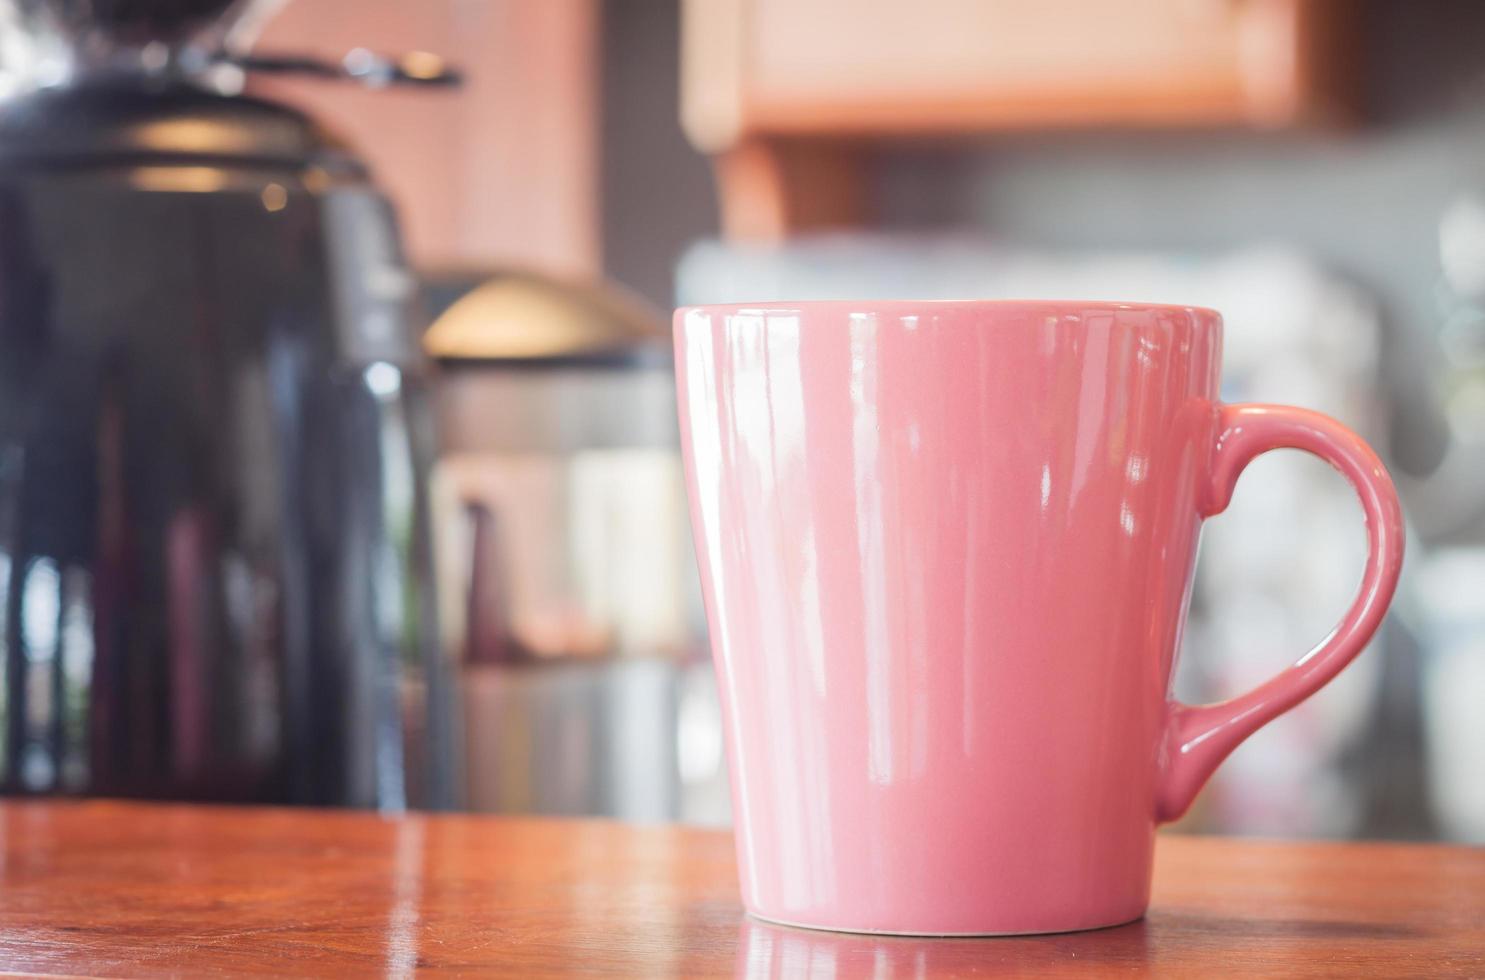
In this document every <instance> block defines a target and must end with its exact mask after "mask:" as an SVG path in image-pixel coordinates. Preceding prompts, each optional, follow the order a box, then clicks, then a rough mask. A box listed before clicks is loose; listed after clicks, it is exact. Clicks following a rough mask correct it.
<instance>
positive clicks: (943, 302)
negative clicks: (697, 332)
mask: <svg viewBox="0 0 1485 980" xmlns="http://www.w3.org/2000/svg"><path fill="white" fill-rule="evenodd" d="M913 310H920V311H928V312H940V311H945V312H975V311H983V312H986V313H993V312H1000V313H1008V312H1013V311H1025V312H1030V313H1038V312H1040V313H1054V312H1055V313H1058V314H1061V315H1068V314H1073V315H1078V316H1082V315H1085V314H1090V313H1156V314H1161V313H1163V314H1167V315H1169V314H1185V315H1190V316H1194V317H1195V318H1196V319H1197V320H1198V321H1202V320H1205V321H1215V322H1217V323H1221V322H1222V314H1221V313H1220V312H1218V311H1217V310H1215V309H1213V308H1211V307H1210V306H1192V305H1189V304H1184V303H1142V302H1137V303H1132V302H1125V301H1122V300H1094V299H811V300H766V301H763V302H750V303H698V304H693V305H689V306H680V307H677V308H676V311H675V322H676V323H677V324H680V323H683V322H684V321H685V319H686V318H687V317H688V316H690V315H691V314H693V313H702V314H723V315H729V314H730V315H738V314H749V313H759V314H769V313H800V314H805V313H829V312H836V313H888V314H893V315H903V314H910V312H911V311H913Z"/></svg>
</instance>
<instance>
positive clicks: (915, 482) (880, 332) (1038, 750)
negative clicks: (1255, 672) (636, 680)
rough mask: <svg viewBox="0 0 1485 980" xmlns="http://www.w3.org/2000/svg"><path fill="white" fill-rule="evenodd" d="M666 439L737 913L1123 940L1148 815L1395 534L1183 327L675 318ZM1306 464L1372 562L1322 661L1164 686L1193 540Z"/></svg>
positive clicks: (1089, 309) (1357, 628) (759, 311)
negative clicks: (1207, 693) (678, 495)
mask: <svg viewBox="0 0 1485 980" xmlns="http://www.w3.org/2000/svg"><path fill="white" fill-rule="evenodd" d="M675 341H676V359H677V380H678V390H679V398H680V411H681V426H682V435H683V445H684V449H685V452H686V462H687V476H688V482H689V490H690V495H691V506H692V519H693V525H694V530H695V538H696V546H697V555H698V560H699V564H700V566H701V571H702V584H703V592H704V595H705V598H706V603H707V610H708V618H709V623H710V627H711V637H712V643H713V652H714V656H715V659H716V664H717V668H718V677H719V683H720V686H721V692H722V702H723V712H724V719H725V722H726V729H727V739H728V749H729V753H730V759H731V763H732V767H731V772H732V779H733V799H734V809H735V814H736V826H737V844H738V856H739V872H740V878H741V882H742V889H743V898H744V901H745V903H746V905H747V907H748V908H749V910H750V911H752V912H753V913H754V914H756V915H759V916H761V917H764V918H767V919H771V920H776V921H783V922H790V923H798V924H803V925H812V926H817V927H822V928H831V929H847V930H862V931H880V932H903V933H921V934H985V933H1029V932H1052V931H1065V930H1071V929H1082V928H1091V927H1095V926H1104V925H1110V924H1113V923H1118V922H1126V921H1129V920H1131V919H1135V918H1138V917H1139V916H1140V915H1141V914H1143V912H1144V909H1145V905H1146V903H1147V901H1148V894H1149V877H1150V867H1151V854H1152V848H1153V837H1154V828H1155V825H1156V823H1157V822H1158V821H1161V820H1168V819H1173V818H1174V817H1175V816H1178V815H1179V814H1180V812H1182V811H1183V810H1184V808H1185V807H1186V806H1187V805H1189V803H1190V801H1191V799H1192V797H1194V795H1195V793H1196V791H1197V790H1198V789H1199V788H1200V786H1201V784H1202V783H1203V782H1205V780H1206V778H1207V776H1208V775H1210V773H1211V770H1212V769H1213V768H1215V766H1216V765H1217V764H1218V763H1220V761H1221V760H1222V758H1224V757H1225V756H1226V755H1227V753H1228V752H1230V751H1231V750H1232V748H1234V747H1235V746H1236V745H1237V744H1238V743H1239V742H1240V741H1241V740H1242V739H1243V738H1244V737H1246V736H1247V735H1248V734H1250V733H1251V732H1252V731H1253V730H1255V729H1256V728H1257V727H1259V726H1260V725H1262V724H1263V723H1264V722H1266V721H1267V720H1269V719H1271V718H1272V717H1274V716H1275V715H1277V714H1278V713H1280V712H1282V711H1284V710H1287V709H1288V708H1289V707H1292V706H1293V705H1294V704H1296V703H1298V701H1300V700H1302V699H1303V698H1304V697H1306V696H1308V695H1309V694H1311V693H1313V691H1314V690H1315V689H1317V688H1318V687H1319V686H1320V685H1322V684H1323V683H1325V682H1326V681H1327V680H1329V679H1330V678H1331V677H1332V676H1334V674H1335V673H1336V672H1337V671H1339V670H1340V669H1341V668H1342V667H1343V666H1344V665H1345V664H1346V663H1347V662H1349V660H1350V659H1351V658H1352V657H1354V656H1355V655H1356V653H1357V652H1359V650H1360V649H1361V647H1362V646H1363V645H1364V644H1365V642H1366V640H1367V638H1368V637H1369V636H1370V635H1371V633H1372V632H1373V631H1374V630H1375V629H1376V626H1377V624H1378V623H1379V622H1380V618H1381V616H1382V615H1383V613H1384V611H1385V608H1386V606H1387V603H1388V601H1389V600H1390V598H1391V594H1392V590H1393V588H1394V587H1395V583H1396V577H1397V572H1398V568H1399V565H1400V561H1401V549H1402V532H1401V527H1402V521H1401V513H1400V510H1399V508H1398V505H1397V500H1396V495H1395V493H1394V491H1393V490H1392V486H1391V483H1390V481H1389V480H1388V478H1387V475H1386V472H1385V470H1383V469H1382V467H1381V464H1380V463H1379V462H1378V461H1377V459H1376V456H1375V455H1374V454H1373V453H1372V452H1371V451H1370V449H1368V448H1367V447H1366V446H1365V444H1364V443H1362V442H1361V441H1360V440H1359V439H1358V438H1356V437H1355V436H1354V435H1353V434H1351V433H1350V432H1349V431H1348V430H1346V429H1345V428H1344V427H1342V426H1340V425H1339V424H1338V423H1335V422H1333V421H1331V420H1329V419H1326V418H1324V417H1323V416H1319V415H1316V414H1315V413H1312V412H1306V411H1303V410H1300V409H1290V408H1282V407H1276V406H1224V405H1221V404H1219V403H1218V402H1217V400H1216V396H1217V390H1218V371H1219V366H1220V350H1221V321H1220V317H1219V316H1218V315H1217V314H1216V313H1215V312H1213V311H1210V310H1202V309H1196V308H1188V307H1173V306H1143V305H1131V304H1113V303H1095V302H1087V303H1078V302H1069V303H1048V302H1025V303H1020V302H984V303H977V302H964V303H924V302H895V303H894V302H881V303H879V302H873V303H844V302H842V303H802V304H758V305H750V306H728V307H701V308H692V309H684V310H680V311H678V312H677V314H676V326H675ZM1279 446H1292V447H1296V448H1301V449H1306V450H1308V451H1310V452H1313V453H1315V454H1316V455H1319V456H1321V457H1322V458H1324V459H1326V460H1327V461H1328V462H1330V463H1332V465H1334V466H1336V467H1337V468H1338V469H1339V470H1340V471H1341V472H1342V474H1343V475H1345V476H1346V477H1347V479H1349V480H1350V481H1351V483H1352V484H1353V486H1355V487H1356V489H1357V491H1358V493H1359V495H1360V496H1361V500H1362V504H1363V509H1364V510H1365V512H1366V516H1367V527H1368V534H1369V540H1370V544H1371V553H1370V556H1369V558H1368V563H1367V567H1366V570H1365V573H1364V578H1363V584H1362V589H1361V592H1360V594H1359V596H1358V599H1357V602H1356V604H1355V605H1354V606H1353V607H1352V609H1351V610H1350V611H1349V612H1348V614H1347V616H1346V618H1345V619H1344V620H1343V622H1342V624H1341V625H1340V626H1339V627H1337V629H1336V630H1335V631H1333V633H1332V634H1331V636H1330V637H1328V638H1327V640H1326V641H1325V643H1323V644H1322V645H1321V647H1319V648H1317V650H1316V651H1313V652H1312V653H1311V654H1310V655H1309V656H1307V657H1305V658H1303V659H1302V660H1301V661H1300V662H1299V663H1297V664H1296V665H1295V666H1294V667H1292V668H1290V669H1289V670H1288V671H1286V672H1284V673H1283V674H1281V675H1279V676H1278V677H1277V678H1275V679H1274V680H1272V681H1270V682H1269V683H1267V684H1265V685H1264V686H1262V687H1260V688H1259V689H1257V690H1256V691H1254V692H1252V693H1251V694H1249V695H1246V696H1244V697H1242V698H1238V699H1235V700H1234V701H1231V702H1228V703H1225V704H1221V705H1211V706H1204V707H1190V706H1185V705H1180V704H1178V703H1176V702H1174V701H1172V700H1171V699H1170V695H1169V692H1170V677H1171V673H1172V669H1173V664H1174V658H1175V655H1176V651H1177V650H1178V648H1179V645H1180V634H1181V629H1182V627H1183V625H1184V621H1185V613H1186V606H1187V602H1188V599H1189V595H1190V587H1191V576H1192V568H1193V564H1194V560H1195V550H1196V542H1197V536H1198V532H1199V527H1200V522H1201V520H1202V519H1203V518H1204V517H1207V516H1211V515H1213V514H1216V513H1218V512H1219V511H1220V510H1221V509H1222V508H1223V507H1225V506H1226V502H1227V500H1228V499H1230V496H1231V492H1232V486H1233V484H1234V483H1235V481H1236V479H1237V475H1238V473H1239V472H1240V471H1241V470H1242V468H1243V466H1245V465H1246V463H1247V462H1248V461H1249V460H1251V459H1252V458H1253V457H1254V456H1256V455H1257V454H1259V453H1261V452H1264V451H1267V450H1268V449H1271V448H1277V447H1279Z"/></svg>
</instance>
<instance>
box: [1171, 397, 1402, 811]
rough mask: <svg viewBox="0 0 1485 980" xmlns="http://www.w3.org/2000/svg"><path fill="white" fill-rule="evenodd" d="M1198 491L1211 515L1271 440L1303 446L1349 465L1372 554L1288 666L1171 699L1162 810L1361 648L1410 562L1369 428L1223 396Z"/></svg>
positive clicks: (1182, 805)
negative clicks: (1226, 687)
mask: <svg viewBox="0 0 1485 980" xmlns="http://www.w3.org/2000/svg"><path fill="white" fill-rule="evenodd" d="M1216 436H1217V439H1216V445H1215V446H1214V448H1213V450H1212V457H1211V465H1210V473H1209V476H1208V477H1207V484H1206V486H1205V487H1204V488H1203V490H1204V492H1203V493H1201V495H1200V497H1199V505H1200V508H1201V516H1202V517H1203V518H1207V517H1211V516H1213V515H1214V514H1219V513H1221V512H1222V511H1223V510H1225V509H1226V508H1227V505H1228V503H1229V502H1230V501H1231V500H1232V491H1233V487H1234V486H1235V485H1236V484H1237V479H1238V476H1239V475H1240V474H1241V473H1242V472H1243V469H1244V468H1245V467H1246V466H1247V465H1248V464H1249V463H1250V462H1252V461H1253V459H1254V458H1255V457H1257V456H1259V455H1260V454H1262V453H1266V452H1268V451H1269V450H1270V449H1303V450H1305V451H1306V452H1310V453H1313V454H1315V455H1316V456H1319V457H1320V458H1321V459H1323V460H1325V461H1326V462H1327V463H1329V464H1330V465H1331V466H1333V467H1335V468H1336V469H1337V470H1339V471H1340V473H1341V475H1342V476H1344V477H1345V478H1346V479H1347V481H1349V482H1350V484H1351V486H1352V488H1353V489H1355V491H1356V495H1357V496H1358V497H1360V498H1361V509H1362V512H1363V513H1364V514H1365V517H1366V537H1367V546H1368V553H1367V558H1366V569H1365V571H1364V572H1363V573H1362V577H1361V587H1360V589H1359V590H1358V592H1357V595H1356V599H1355V600H1354V601H1353V602H1352V603H1351V608H1350V609H1348V610H1346V615H1345V616H1344V617H1342V619H1341V621H1340V623H1339V625H1337V626H1336V628H1335V629H1333V630H1331V632H1330V635H1328V636H1327V637H1326V638H1325V639H1324V640H1323V641H1321V643H1320V645H1319V646H1317V647H1315V648H1314V649H1313V650H1311V651H1310V652H1309V653H1307V654H1305V655H1304V656H1303V657H1301V658H1299V660H1298V661H1296V662H1295V664H1294V665H1293V666H1291V667H1289V668H1288V669H1286V670H1285V671H1284V672H1283V673H1281V674H1279V675H1278V676H1276V677H1274V678H1272V679H1271V680H1269V681H1267V682H1265V683H1264V684H1262V685H1260V686H1259V687H1257V688H1255V689H1254V690H1252V691H1249V692H1248V693H1247V694H1243V695H1241V696H1239V697H1236V698H1233V699H1232V700H1230V701H1222V702H1219V703H1217V704H1204V705H1189V704H1182V703H1181V702H1179V701H1175V700H1172V701H1170V702H1169V704H1168V707H1167V714H1166V727H1165V742H1164V746H1163V758H1162V766H1161V768H1162V772H1161V777H1160V783H1159V798H1158V800H1157V801H1156V813H1155V815H1156V819H1157V820H1159V821H1167V820H1175V819H1176V818H1177V817H1179V816H1181V815H1182V814H1183V813H1185V812H1186V809H1187V808H1188V807H1189V806H1190V805H1191V801H1192V800H1193V799H1195V798H1196V794H1197V791H1198V790H1200V789H1201V787H1202V785H1203V784H1205V783H1206V781H1207V779H1208V777H1210V776H1211V775H1212V771H1213V770H1214V769H1216V768H1217V766H1218V764H1220V763H1221V762H1222V760H1223V759H1225V758H1227V756H1228V754H1229V753H1230V752H1232V750H1233V749H1235V748H1237V747H1238V745H1239V744H1241V743H1242V741H1243V739H1245V738H1247V737H1248V736H1249V735H1251V734H1253V733H1254V732H1255V731H1257V730H1258V729H1259V728H1261V727H1262V726H1263V725H1265V724H1267V723H1268V722H1270V721H1272V720H1273V719H1274V718H1276V717H1278V716H1279V715H1281V714H1283V713H1284V712H1285V711H1288V710H1289V709H1290V708H1292V707H1294V706H1295V705H1297V704H1299V703H1300V702H1301V701H1303V700H1304V699H1305V698H1307V697H1309V696H1310V695H1311V694H1314V693H1315V692H1316V691H1318V690H1319V689H1320V688H1321V687H1322V686H1324V685H1325V683H1326V682H1328V681H1329V680H1330V679H1331V678H1332V677H1334V676H1335V675H1336V674H1338V673H1340V671H1341V668H1343V667H1345V666H1346V665H1347V664H1348V663H1350V662H1351V661H1352V659H1354V658H1355V657H1356V655H1357V654H1358V653H1360V652H1361V649H1362V647H1364V646H1366V643H1367V641H1368V640H1370V639H1371V637H1372V634H1373V633H1375V632H1376V630H1377V627H1378V626H1379V625H1381V622H1382V617H1383V615H1385V613H1386V612H1387V604H1388V603H1389V602H1390V601H1391V600H1392V593H1393V592H1394V591H1395V590H1396V588H1397V577H1398V573H1399V572H1400V571H1401V570H1402V557H1403V539H1404V532H1403V517H1402V506H1401V505H1400V504H1399V503H1398V499H1397V490H1396V488H1395V487H1393V485H1392V479H1391V477H1389V476H1388V475H1387V470H1386V469H1385V468H1383V466H1382V461H1381V460H1379V459H1378V458H1377V454H1376V453H1374V452H1372V450H1371V447H1370V446H1368V445H1367V444H1366V443H1365V442H1362V441H1361V437H1360V436H1358V435H1356V433H1354V432H1352V431H1351V430H1350V429H1348V428H1346V427H1345V426H1343V425H1341V424H1340V423H1339V422H1337V421H1335V420H1334V419H1332V418H1329V417H1327V416H1324V415H1321V414H1320V413H1318V412H1310V411H1306V410H1305V409H1302V408H1290V407H1288V406H1286V405H1223V406H1221V407H1220V408H1219V409H1218V412H1217V426H1216Z"/></svg>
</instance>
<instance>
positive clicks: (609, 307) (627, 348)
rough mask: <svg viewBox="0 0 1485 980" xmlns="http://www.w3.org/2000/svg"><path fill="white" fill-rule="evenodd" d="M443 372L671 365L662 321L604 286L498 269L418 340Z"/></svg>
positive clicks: (636, 300)
mask: <svg viewBox="0 0 1485 980" xmlns="http://www.w3.org/2000/svg"><path fill="white" fill-rule="evenodd" d="M423 346H424V348H425V349H426V350H427V351H428V353H429V354H430V355H432V356H433V357H435V358H437V359H439V360H440V361H441V362H442V363H443V364H444V365H445V367H452V368H458V367H461V366H487V367H489V366H499V367H507V368H552V367H594V368H601V367H635V366H658V365H668V364H669V361H670V347H669V335H668V333H667V331H666V329H665V318H664V316H663V315H662V314H661V313H660V311H659V310H657V309H655V308H654V307H653V306H651V305H650V304H648V303H646V302H645V301H644V300H642V299H640V298H639V297H637V296H634V295H633V294H631V293H629V292H627V291H625V290H622V289H620V288H619V287H617V286H614V285H612V284H609V283H602V282H582V281H572V280H564V279H560V278H556V277H553V276H547V275H544V274H541V273H536V272H524V271H508V272H501V273H499V274H497V275H496V276H494V277H493V278H491V279H488V280H487V281H485V282H484V283H482V284H481V285H479V286H476V287H475V288H474V289H473V290H471V291H469V292H468V293H466V294H465V295H464V296H462V297H461V298H460V299H458V300H457V301H455V302H454V303H453V305H451V306H450V307H449V308H448V309H447V310H445V311H444V313H443V314H442V315H441V316H439V318H438V319H437V320H436V321H434V323H433V326H432V327H430V328H429V329H428V332H427V333H426V334H425V335H424V337H423Z"/></svg>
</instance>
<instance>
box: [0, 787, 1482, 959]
mask: <svg viewBox="0 0 1485 980" xmlns="http://www.w3.org/2000/svg"><path fill="white" fill-rule="evenodd" d="M0 835H3V841H4V848H3V852H0V858H3V866H0V971H16V972H28V973H58V974H72V975H88V976H95V975H102V976H142V975H159V974H162V973H177V974H186V975H199V974H204V973H225V974H274V975H280V976H282V975H287V974H296V975H297V974H339V975H357V976H367V975H371V974H375V973H391V974H406V973H410V972H414V971H428V972H448V973H466V974H480V973H485V974H492V973H493V974H502V975H506V976H521V977H532V976H544V975H552V974H560V973H564V972H574V973H588V974H595V973H596V974H608V975H615V976H626V977H663V976H684V977H698V976H716V975H722V976H734V975H735V976H744V975H758V976H778V977H805V976H821V977H840V978H844V977H852V976H860V975H867V976H874V977H918V976H925V975H927V976H937V975H944V976H958V975H983V976H995V975H1006V976H1018V977H1027V976H1063V975H1069V974H1075V973H1083V974H1086V975H1093V976H1103V975H1110V974H1121V975H1122V974H1135V975H1139V974H1160V975H1172V976H1214V975H1224V976H1232V975H1247V974H1267V975H1273V976H1285V977H1296V976H1322V975H1323V976H1355V975H1358V974H1363V973H1373V974H1377V975H1383V976H1388V977H1402V976H1417V977H1440V976H1474V977H1482V976H1485V850H1479V849H1469V848H1459V847H1436V846H1426V845H1393V844H1279V843H1258V842H1246V841H1235V840H1222V839H1212V838H1205V839H1203V838H1188V837H1165V838H1163V839H1162V840H1161V842H1160V844H1159V847H1158V858H1157V867H1156V872H1155V896H1154V902H1153V905H1152V907H1151V910H1150V914H1149V916H1148V917H1147V918H1146V919H1145V920H1144V921H1142V922H1138V923H1135V924H1133V925H1128V926H1121V927H1118V928H1114V929H1105V930H1101V931H1097V932H1085V933H1070V934H1066V935H1059V936H1039V937H1028V938H1017V939H938V940H934V939H893V938H878V937H872V936H852V935H844V934H834V933H823V932H811V931H808V930H799V929H787V928H783V927H778V926H770V925H765V924H763V923H760V922H754V921H751V920H749V919H747V918H745V917H744V916H743V914H742V911H741V908H740V907H739V905H738V897H737V885H736V879H735V876H734V871H733V859H732V842H731V838H730V837H729V836H728V835H727V834H725V833H718V832H714V831H701V830H686V829H677V828H668V827H646V828H636V827H627V826H623V825H619V824H612V823H603V822H596V821H592V822H590V821H556V820H515V819H502V818H491V817H468V816H415V817H409V818H405V819H384V818H380V817H377V816H374V815H370V814H358V813H346V812H331V811H314V812H310V811H292V810H256V809H226V808H208V807H191V806H149V805H142V804H124V803H110V802H91V803H30V802H11V803H4V804H0Z"/></svg>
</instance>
